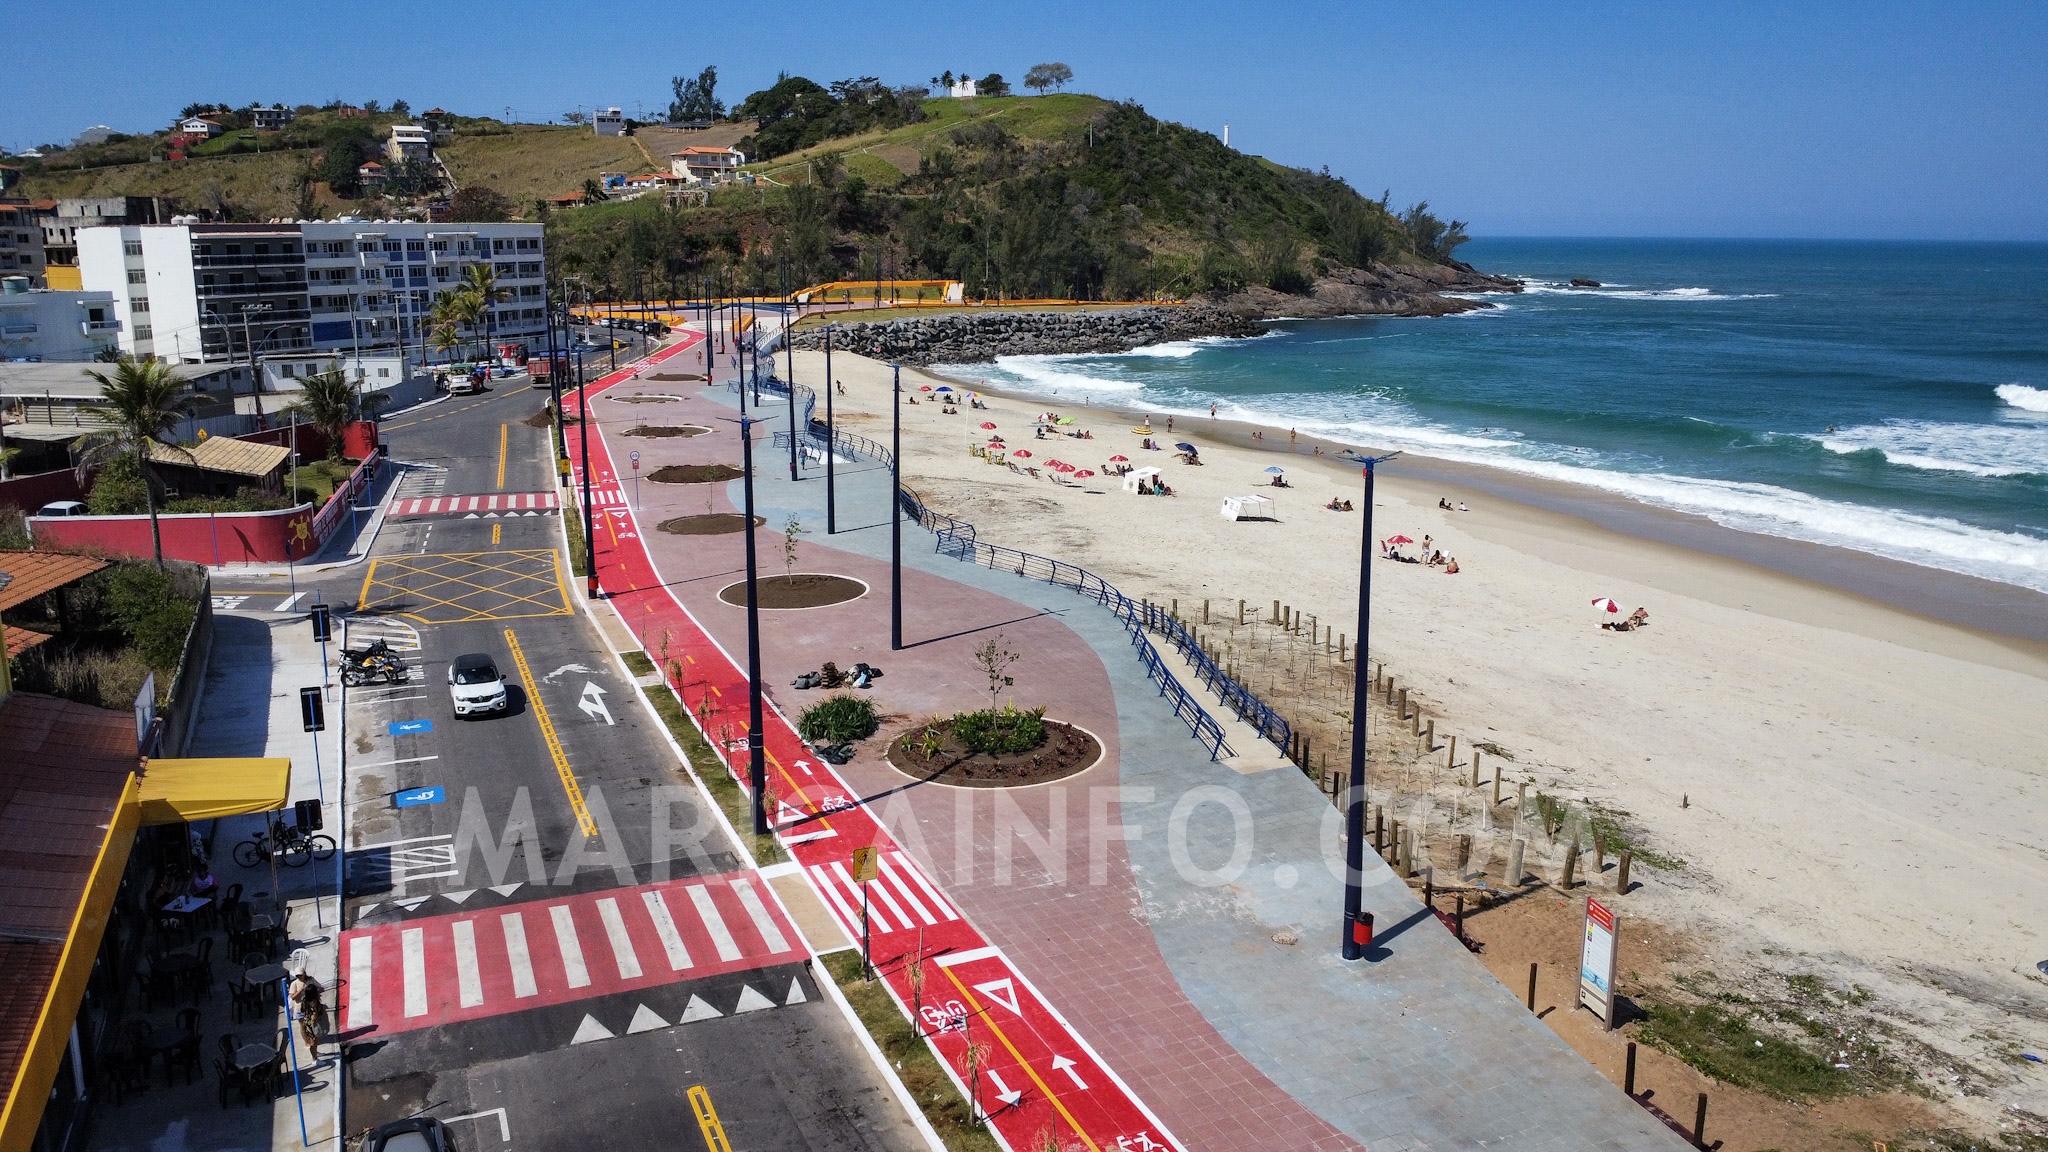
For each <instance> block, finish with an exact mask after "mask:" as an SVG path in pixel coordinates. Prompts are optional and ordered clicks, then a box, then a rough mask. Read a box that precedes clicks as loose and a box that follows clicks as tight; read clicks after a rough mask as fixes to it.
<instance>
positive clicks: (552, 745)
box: [505, 628, 597, 836]
mask: <svg viewBox="0 0 2048 1152" xmlns="http://www.w3.org/2000/svg"><path fill="white" fill-rule="evenodd" d="M505 646H506V647H507V648H510V649H511V650H512V663H513V664H515V665H517V666H518V668H519V682H520V683H522V684H524V685H526V704H527V707H529V708H532V709H533V718H534V719H535V720H538V721H540V735H541V739H543V740H546V741H547V745H548V755H550V756H552V757H554V759H555V773H556V774H557V775H559V776H560V777H561V778H562V791H563V792H565V793H567V794H568V796H569V807H570V808H572V809H574V810H575V812H576V826H577V827H578V828H581V829H583V834H584V835H585V836H595V835H597V821H595V820H593V819H591V817H590V809H589V807H588V806H586V805H585V804H584V803H583V786H582V785H581V784H578V783H577V782H576V773H575V772H573V771H571V770H570V769H569V754H568V753H566V752H564V751H562V738H561V737H559V736H557V735H555V722H554V721H553V720H550V719H548V706H547V705H546V704H544V703H542V702H541V698H540V685H539V684H536V683H534V679H533V669H531V668H529V667H527V665H526V653H525V652H524V651H523V650H522V649H521V648H520V647H519V637H518V636H516V635H514V634H513V632H512V630H511V629H510V628H507V629H505Z"/></svg>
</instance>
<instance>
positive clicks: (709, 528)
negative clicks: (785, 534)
mask: <svg viewBox="0 0 2048 1152" xmlns="http://www.w3.org/2000/svg"><path fill="white" fill-rule="evenodd" d="M746 520H747V518H746V517H745V516H742V515H740V514H739V513H737V512H712V513H708V514H706V515H703V516H678V517H676V518H675V519H673V520H663V521H662V522H661V530H662V531H663V532H667V533H669V534H670V535H672V536H723V535H725V534H727V533H729V532H737V531H739V530H740V528H741V527H742V526H744V525H745V524H746ZM767 522H768V521H767V520H766V519H765V518H763V517H760V516H756V517H754V527H756V528H759V527H760V526H761V525H763V524H766V523H767ZM744 602H745V601H744V598H742V603H744Z"/></svg>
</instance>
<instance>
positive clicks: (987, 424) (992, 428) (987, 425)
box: [981, 420, 996, 432]
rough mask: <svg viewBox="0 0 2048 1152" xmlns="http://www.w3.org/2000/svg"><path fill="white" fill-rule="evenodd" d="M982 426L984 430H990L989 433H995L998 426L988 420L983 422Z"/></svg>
mask: <svg viewBox="0 0 2048 1152" xmlns="http://www.w3.org/2000/svg"><path fill="white" fill-rule="evenodd" d="M981 426H982V427H983V428H986V429H988V430H989V431H991V432H993V431H995V430H996V426H995V424H994V423H993V422H991V421H988V420H983V421H982V422H981Z"/></svg>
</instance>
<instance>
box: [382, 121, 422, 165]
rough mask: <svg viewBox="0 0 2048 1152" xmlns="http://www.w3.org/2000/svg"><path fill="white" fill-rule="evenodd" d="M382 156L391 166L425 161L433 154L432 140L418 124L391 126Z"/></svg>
mask: <svg viewBox="0 0 2048 1152" xmlns="http://www.w3.org/2000/svg"><path fill="white" fill-rule="evenodd" d="M384 154H385V156H386V158H388V159H389V160H390V161H391V162H392V163H393V164H403V163H405V162H406V161H407V160H425V159H426V158H427V157H429V156H432V155H433V154H434V138H433V136H432V135H430V134H429V133H428V132H427V130H426V129H425V128H424V127H422V126H420V125H418V124H393V125H392V126H391V139H390V141H389V142H387V143H386V144H385V145H384Z"/></svg>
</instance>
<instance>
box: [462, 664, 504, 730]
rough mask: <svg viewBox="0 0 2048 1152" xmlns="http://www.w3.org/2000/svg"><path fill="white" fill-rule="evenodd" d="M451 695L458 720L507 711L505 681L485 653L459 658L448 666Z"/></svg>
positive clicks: (496, 666)
mask: <svg viewBox="0 0 2048 1152" xmlns="http://www.w3.org/2000/svg"><path fill="white" fill-rule="evenodd" d="M448 694H449V695H451V696H453V697H454V698H455V714H456V715H457V716H467V715H469V714H471V713H472V712H502V711H504V710H505V678H504V677H502V676H500V675H498V665H497V664H496V663H495V662H494V661H492V659H491V658H490V657H489V656H486V655H485V654H483V653H482V652H471V653H469V654H467V655H464V656H457V657H456V658H455V662H454V663H453V664H450V665H449V666H448Z"/></svg>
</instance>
